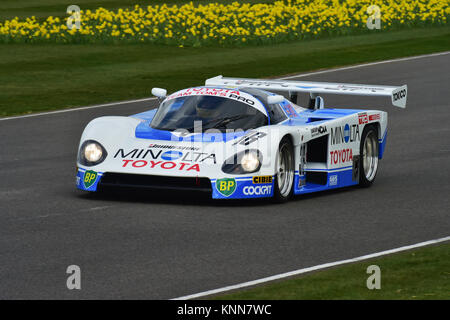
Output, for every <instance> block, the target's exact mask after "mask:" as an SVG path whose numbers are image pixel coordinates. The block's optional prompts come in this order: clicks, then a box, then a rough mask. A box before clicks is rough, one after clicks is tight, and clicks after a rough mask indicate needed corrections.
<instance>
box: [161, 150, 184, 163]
mask: <svg viewBox="0 0 450 320" xmlns="http://www.w3.org/2000/svg"><path fill="white" fill-rule="evenodd" d="M182 156H183V153H182V152H180V151H166V152H164V153H163V154H162V155H161V159H163V160H166V161H171V160H177V159H180V158H181V157H182Z"/></svg>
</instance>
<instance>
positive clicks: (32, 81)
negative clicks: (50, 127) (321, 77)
mask: <svg viewBox="0 0 450 320" xmlns="http://www.w3.org/2000/svg"><path fill="white" fill-rule="evenodd" d="M449 48H450V28H449V27H440V28H427V29H417V30H404V31H398V32H392V33H389V34H373V35H359V36H348V37H341V38H331V39H321V40H310V41H299V42H292V43H284V44H279V45H271V46H259V47H245V48H227V49H224V48H178V47H165V46H155V45H121V46H119V45H117V46H115V45H55V44H42V45H37V44H33V45H27V44H1V45H0V116H9V115H15V114H23V113H30V112H36V111H46V110H55V109H61V108H69V107H74V106H84V105H92V104H96V103H103V102H111V101H118V100H126V99H136V98H143V97H148V96H150V90H151V88H152V87H154V86H159V87H165V88H168V90H169V91H173V90H176V89H181V88H183V87H188V86H193V85H200V84H202V83H203V82H204V80H205V79H206V78H208V77H212V76H216V75H218V74H223V75H226V76H236V77H269V76H273V75H283V74H289V73H295V72H301V71H307V70H314V69H319V68H330V67H336V66H342V65H348V64H356V63H362V62H367V61H376V60H384V59H390V58H396V57H403V56H410V55H417V54H425V53H430V52H437V51H445V50H449Z"/></svg>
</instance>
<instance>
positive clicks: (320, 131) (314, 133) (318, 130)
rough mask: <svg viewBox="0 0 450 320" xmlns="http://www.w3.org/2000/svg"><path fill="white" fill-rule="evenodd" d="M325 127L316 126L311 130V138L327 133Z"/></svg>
mask: <svg viewBox="0 0 450 320" xmlns="http://www.w3.org/2000/svg"><path fill="white" fill-rule="evenodd" d="M327 132H328V131H327V127H325V126H318V127H314V128H312V129H311V137H315V136H318V135H322V134H324V133H327Z"/></svg>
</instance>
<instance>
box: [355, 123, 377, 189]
mask: <svg viewBox="0 0 450 320" xmlns="http://www.w3.org/2000/svg"><path fill="white" fill-rule="evenodd" d="M378 152H379V144H378V129H377V127H376V126H372V125H370V126H366V127H365V128H364V130H363V133H362V136H361V143H360V146H359V154H360V157H359V167H360V172H359V185H360V186H361V187H370V186H371V185H372V183H373V182H374V181H375V178H376V175H377V171H378V163H379V158H378Z"/></svg>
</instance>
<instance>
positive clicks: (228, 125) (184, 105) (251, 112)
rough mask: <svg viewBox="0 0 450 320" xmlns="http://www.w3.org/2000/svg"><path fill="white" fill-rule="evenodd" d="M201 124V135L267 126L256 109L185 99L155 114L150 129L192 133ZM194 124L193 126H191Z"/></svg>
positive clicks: (211, 98) (225, 101)
mask: <svg viewBox="0 0 450 320" xmlns="http://www.w3.org/2000/svg"><path fill="white" fill-rule="evenodd" d="M197 121H201V128H202V132H204V131H206V130H208V129H217V130H220V131H223V132H225V130H227V129H228V130H230V129H231V130H235V131H236V130H243V131H246V130H250V129H254V128H257V127H260V126H264V125H266V124H267V117H266V115H264V114H263V113H262V112H260V111H259V110H257V109H256V108H254V107H252V106H250V105H247V104H245V103H243V102H240V101H236V100H233V99H230V98H226V97H215V96H206V95H198V96H185V97H179V98H176V99H171V100H168V101H166V102H164V103H163V104H162V105H161V106H160V107H159V108H158V111H157V112H156V114H155V117H154V118H153V120H152V122H151V127H152V128H154V129H159V130H168V131H174V130H177V129H184V130H188V131H189V132H193V131H194V125H195V126H196V128H195V129H196V130H198V129H197V128H198V127H199V124H200V122H197ZM194 122H195V124H194Z"/></svg>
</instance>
